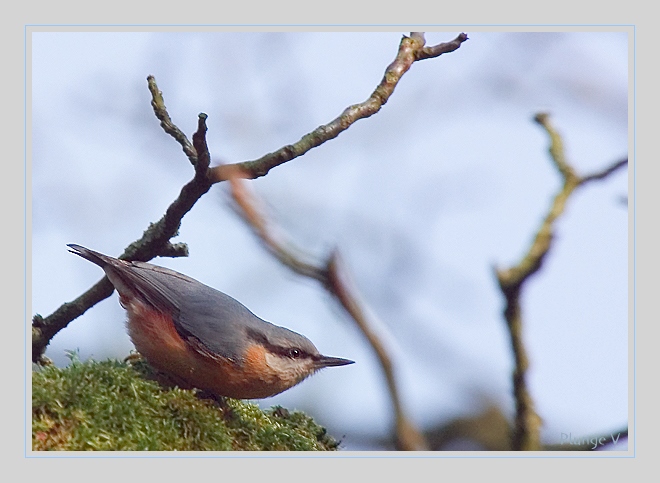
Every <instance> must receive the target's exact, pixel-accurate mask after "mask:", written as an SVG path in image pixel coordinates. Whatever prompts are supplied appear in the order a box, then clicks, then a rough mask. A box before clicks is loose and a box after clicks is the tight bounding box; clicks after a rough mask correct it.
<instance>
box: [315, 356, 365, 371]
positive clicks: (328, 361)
mask: <svg viewBox="0 0 660 483" xmlns="http://www.w3.org/2000/svg"><path fill="white" fill-rule="evenodd" d="M354 363H355V361H351V360H348V359H342V358H341V357H330V356H320V357H319V358H318V359H315V360H314V365H315V366H316V368H317V369H322V368H324V367H335V366H345V365H347V364H354Z"/></svg>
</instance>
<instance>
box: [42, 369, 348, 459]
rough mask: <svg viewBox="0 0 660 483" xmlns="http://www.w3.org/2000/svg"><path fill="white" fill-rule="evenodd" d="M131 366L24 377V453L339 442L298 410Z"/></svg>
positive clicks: (277, 447) (322, 446)
mask: <svg viewBox="0 0 660 483" xmlns="http://www.w3.org/2000/svg"><path fill="white" fill-rule="evenodd" d="M141 372H142V371H139V370H137V369H136V368H135V367H133V365H130V364H128V363H125V362H119V361H112V360H109V361H103V362H95V361H88V362H80V361H79V360H76V359H75V358H72V361H71V364H70V365H69V366H67V367H66V368H57V367H55V366H46V367H38V368H36V369H35V370H34V371H33V372H32V449H33V450H35V451H39V450H65V451H85V450H97V451H111V450H116V451H136V450H146V451H328V450H336V449H337V447H338V445H339V443H338V442H337V441H336V440H335V439H334V438H332V437H331V436H329V435H328V434H327V433H326V430H325V428H323V427H321V426H319V425H317V424H316V423H315V422H314V421H313V420H312V418H310V417H309V416H307V415H305V414H304V413H302V412H298V411H293V412H289V411H288V410H286V409H284V408H281V407H273V408H271V409H270V410H267V411H262V410H261V409H260V408H259V407H258V406H257V405H255V404H251V403H247V402H244V401H238V400H234V399H224V400H222V401H215V400H211V399H202V398H200V397H199V396H198V395H197V394H196V392H195V391H189V390H182V389H178V388H173V389H163V388H162V387H161V386H160V385H159V384H158V383H156V382H154V381H150V380H146V379H144V378H143V377H142V376H141Z"/></svg>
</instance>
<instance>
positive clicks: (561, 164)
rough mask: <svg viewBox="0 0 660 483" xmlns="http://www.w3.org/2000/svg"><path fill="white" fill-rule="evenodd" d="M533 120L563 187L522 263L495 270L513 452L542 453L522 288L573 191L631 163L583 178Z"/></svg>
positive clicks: (543, 119)
mask: <svg viewBox="0 0 660 483" xmlns="http://www.w3.org/2000/svg"><path fill="white" fill-rule="evenodd" d="M534 120H535V121H536V122H537V123H538V124H540V125H541V126H543V128H544V129H545V131H546V132H547V134H548V136H549V137H550V148H549V151H550V156H551V158H552V161H553V163H554V165H555V167H556V168H557V170H558V171H559V173H560V174H561V175H562V177H563V185H562V187H561V189H560V191H559V193H557V195H555V198H554V201H553V203H552V205H551V207H550V210H549V212H548V214H547V215H546V217H545V219H544V220H543V222H542V224H541V227H540V228H539V230H538V232H537V233H536V236H535V238H534V241H533V242H532V245H531V247H530V248H529V250H528V251H527V253H526V254H525V256H524V257H523V259H522V260H521V261H520V262H519V263H518V264H517V265H515V266H513V267H511V268H508V269H497V270H496V272H497V279H498V282H499V285H500V289H501V290H502V293H503V294H504V297H505V299H506V307H505V309H504V317H505V319H506V321H507V326H508V328H509V335H510V338H511V346H512V349H513V354H514V359H515V369H514V373H513V391H514V397H515V400H516V419H515V425H514V428H513V434H512V448H513V449H514V450H539V449H541V444H540V440H539V433H540V427H541V418H540V417H539V416H538V415H537V414H536V412H535V411H534V404H533V401H532V398H531V396H530V394H529V391H528V389H527V383H526V380H525V376H526V372H527V368H528V366H529V361H528V358H527V354H526V351H525V347H524V344H523V340H522V316H521V309H520V294H521V291H522V288H523V284H524V283H525V282H526V281H527V279H528V278H529V277H530V276H532V275H533V274H534V273H536V272H537V271H538V270H539V269H540V268H541V265H542V264H543V260H544V259H545V256H546V255H547V253H548V251H549V250H550V246H551V243H552V238H553V223H554V222H555V220H556V219H557V218H558V217H559V216H560V215H561V214H562V213H563V212H564V208H565V205H566V201H567V200H568V197H569V196H570V195H571V194H572V193H573V191H574V190H575V189H576V188H577V187H579V186H583V185H585V184H586V183H588V182H589V181H594V180H599V179H604V178H605V177H607V176H609V175H610V174H612V173H614V172H616V171H617V170H618V169H619V168H621V167H623V166H625V165H626V164H627V163H628V160H627V159H625V160H622V161H618V162H616V163H614V164H613V165H612V166H610V167H608V168H606V169H604V170H603V171H601V172H598V173H595V174H591V175H588V176H582V177H580V176H578V175H577V174H576V172H575V170H574V169H573V168H572V167H571V166H570V165H569V164H568V162H567V161H566V158H565V155H564V147H563V142H562V138H561V136H560V135H559V133H558V132H557V131H556V130H555V129H554V128H553V126H552V125H551V124H550V120H549V116H548V115H547V114H544V113H540V114H537V115H536V116H535V118H534Z"/></svg>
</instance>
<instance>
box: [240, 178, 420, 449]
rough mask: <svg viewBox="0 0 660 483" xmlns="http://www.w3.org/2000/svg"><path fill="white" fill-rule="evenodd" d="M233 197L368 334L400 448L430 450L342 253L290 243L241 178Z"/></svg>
mask: <svg viewBox="0 0 660 483" xmlns="http://www.w3.org/2000/svg"><path fill="white" fill-rule="evenodd" d="M230 183H231V188H232V196H233V199H234V201H235V203H236V207H237V209H236V211H237V212H238V214H239V215H240V216H241V217H242V218H243V220H244V221H245V222H246V223H247V224H248V225H249V226H250V227H251V228H252V230H253V231H254V233H255V234H256V235H257V237H258V238H259V239H260V240H261V242H262V243H263V244H264V246H265V247H266V248H267V249H268V251H269V252H270V253H272V254H273V256H275V257H276V258H277V259H278V260H279V261H280V262H281V263H282V264H284V265H285V266H287V267H288V268H290V269H291V270H293V271H294V272H296V273H298V274H300V275H304V276H306V277H310V278H313V279H315V280H317V281H319V282H320V283H321V284H322V285H323V287H324V288H325V289H326V290H327V291H328V292H329V293H330V294H331V295H332V296H333V297H334V298H335V299H336V300H337V301H338V302H339V303H340V304H341V305H342V307H343V308H344V309H345V310H346V312H348V314H349V315H350V316H351V318H352V319H353V321H354V322H355V324H356V325H357V327H358V328H359V329H360V331H361V332H362V334H364V336H365V338H366V339H367V341H368V343H369V345H370V346H371V348H372V349H373V350H374V352H375V353H376V357H377V358H378V361H379V363H380V366H381V368H382V370H383V374H384V376H385V380H386V381H387V387H388V390H389V394H390V399H391V400H392V406H393V409H394V415H395V426H396V429H395V434H396V441H397V447H398V448H399V449H402V450H408V451H414V450H426V449H428V445H427V443H426V441H425V439H424V436H423V435H422V433H421V432H420V431H419V430H418V429H417V428H416V427H415V426H414V424H413V423H412V422H411V421H410V419H409V418H408V417H407V416H406V414H405V411H404V409H403V406H402V403H401V398H400V396H399V390H398V386H397V384H396V380H395V377H394V368H393V364H392V360H391V358H390V356H389V354H388V352H387V350H386V348H385V345H384V344H383V343H382V341H381V340H380V337H378V334H377V333H376V331H375V330H374V329H373V327H374V325H375V324H374V323H373V321H371V320H370V319H369V317H368V316H367V314H366V312H365V310H364V308H363V304H362V303H361V302H360V301H359V296H358V294H357V289H356V288H355V287H354V286H352V285H351V284H350V283H349V280H348V269H347V268H346V267H345V266H344V264H343V263H342V260H341V257H340V255H339V252H337V251H334V252H333V253H332V254H331V255H330V257H329V258H328V260H327V261H326V262H324V263H320V262H315V261H311V260H309V258H310V257H308V256H306V255H305V254H304V253H302V252H301V251H300V250H297V249H296V248H295V247H293V246H292V245H291V244H289V243H287V242H286V240H285V239H284V237H283V236H281V235H279V234H278V231H277V229H276V228H275V227H273V226H272V224H270V223H269V222H268V221H267V220H266V217H265V215H264V214H263V212H262V210H261V209H260V207H259V206H258V204H259V203H258V200H257V198H256V196H255V195H254V194H253V193H251V192H250V191H248V187H247V186H246V184H245V182H244V181H243V180H241V179H240V178H239V177H232V178H230Z"/></svg>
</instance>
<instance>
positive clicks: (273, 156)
mask: <svg viewBox="0 0 660 483" xmlns="http://www.w3.org/2000/svg"><path fill="white" fill-rule="evenodd" d="M466 40H468V36H467V35H466V34H464V33H461V34H459V35H458V36H457V37H456V38H455V39H454V40H452V41H451V42H446V43H442V44H438V45H436V46H432V47H425V46H424V44H425V40H424V35H423V34H422V33H419V32H417V33H412V34H411V36H410V37H405V36H404V37H403V39H402V40H401V43H400V44H399V51H398V54H397V56H396V58H395V59H394V61H393V62H392V63H391V64H390V65H389V66H388V67H387V69H385V75H383V79H382V80H381V81H380V84H378V86H377V87H376V89H375V90H374V91H373V92H372V93H371V95H370V96H369V98H368V99H367V100H365V101H364V102H361V103H359V104H354V105H352V106H349V107H347V108H346V109H344V112H342V113H341V115H339V116H338V117H337V118H335V119H334V120H332V121H330V122H329V123H328V124H324V125H322V126H319V127H318V128H316V129H315V130H313V131H312V132H310V133H308V134H306V135H304V136H303V137H302V139H300V140H299V141H298V142H296V143H294V144H290V145H287V146H284V147H282V148H280V149H278V150H277V151H275V152H272V153H269V154H266V155H265V156H262V157H261V158H259V159H256V160H254V161H244V162H242V163H235V164H231V165H223V166H217V167H215V168H211V170H210V171H211V172H210V176H211V178H212V179H213V181H214V182H219V181H224V180H226V179H228V178H229V177H230V176H236V173H237V172H238V173H240V175H241V176H242V177H244V178H250V179H253V178H258V177H260V176H265V175H266V174H267V173H268V171H270V170H271V169H272V168H274V167H276V166H279V165H281V164H284V163H286V162H287V161H291V160H292V159H294V158H297V157H299V156H302V155H303V154H305V153H306V152H308V151H309V150H310V149H312V148H315V147H316V146H319V145H321V144H323V143H325V142H326V141H329V140H330V139H334V138H336V137H337V136H339V134H341V133H342V132H344V131H345V130H346V129H348V128H349V127H350V126H351V125H352V124H353V123H354V122H356V121H358V120H359V119H364V118H367V117H369V116H372V115H373V114H375V113H377V112H378V111H379V110H380V108H381V107H382V106H383V105H384V104H385V103H386V102H387V101H388V99H389V98H390V96H391V95H392V93H393V92H394V88H395V87H396V85H397V84H398V83H399V81H400V80H401V77H402V76H403V74H405V73H406V72H407V71H408V69H410V66H411V65H412V64H413V63H414V62H415V61H417V60H422V59H430V58H432V57H438V56H439V55H442V54H445V53H448V52H453V51H454V50H456V49H458V48H459V47H460V46H461V44H462V43H463V42H465V41H466Z"/></svg>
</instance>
